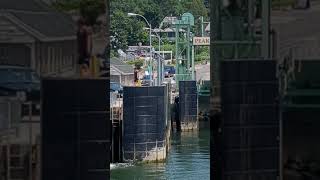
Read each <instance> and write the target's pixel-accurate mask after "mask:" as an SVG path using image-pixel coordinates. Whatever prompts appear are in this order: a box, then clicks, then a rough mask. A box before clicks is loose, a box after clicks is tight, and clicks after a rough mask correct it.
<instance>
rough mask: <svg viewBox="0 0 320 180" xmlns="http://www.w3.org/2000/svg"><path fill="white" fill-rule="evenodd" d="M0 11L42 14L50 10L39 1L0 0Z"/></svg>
mask: <svg viewBox="0 0 320 180" xmlns="http://www.w3.org/2000/svg"><path fill="white" fill-rule="evenodd" d="M0 9H2V10H19V11H30V12H43V11H49V10H50V9H51V8H49V7H48V6H47V5H46V4H45V3H43V2H41V1H39V0H23V1H21V0H1V1H0Z"/></svg>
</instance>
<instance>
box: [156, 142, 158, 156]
mask: <svg viewBox="0 0 320 180" xmlns="http://www.w3.org/2000/svg"><path fill="white" fill-rule="evenodd" d="M157 160H158V140H157V139H156V161H157Z"/></svg>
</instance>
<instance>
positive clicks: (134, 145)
mask: <svg viewBox="0 0 320 180" xmlns="http://www.w3.org/2000/svg"><path fill="white" fill-rule="evenodd" d="M133 160H134V161H135V160H136V139H133Z"/></svg>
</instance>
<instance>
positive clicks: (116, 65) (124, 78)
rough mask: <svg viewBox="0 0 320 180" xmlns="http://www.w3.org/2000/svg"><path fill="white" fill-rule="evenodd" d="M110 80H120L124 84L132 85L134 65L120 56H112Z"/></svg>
mask: <svg viewBox="0 0 320 180" xmlns="http://www.w3.org/2000/svg"><path fill="white" fill-rule="evenodd" d="M110 81H111V82H119V83H120V84H121V85H123V86H132V85H133V84H134V83H133V81H134V67H133V66H131V65H129V64H126V63H124V62H123V61H121V60H120V59H118V58H111V59H110Z"/></svg>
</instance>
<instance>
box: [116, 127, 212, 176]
mask: <svg viewBox="0 0 320 180" xmlns="http://www.w3.org/2000/svg"><path fill="white" fill-rule="evenodd" d="M209 153H210V129H209V125H204V126H202V127H201V128H200V130H199V131H189V132H179V133H178V132H174V133H173V134H172V137H171V149H170V151H169V154H168V157H167V159H166V161H165V162H163V163H148V164H127V163H120V164H112V165H111V167H110V168H111V180H153V179H154V180H167V179H169V180H170V179H172V180H180V179H181V180H194V179H201V180H209V179H210V159H209V158H210V154H209Z"/></svg>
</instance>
